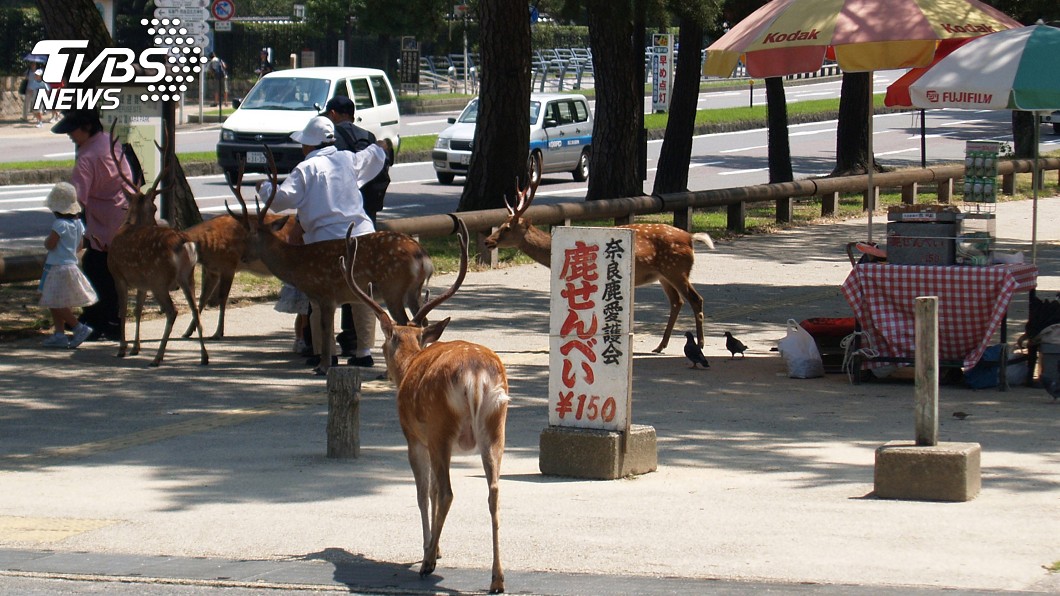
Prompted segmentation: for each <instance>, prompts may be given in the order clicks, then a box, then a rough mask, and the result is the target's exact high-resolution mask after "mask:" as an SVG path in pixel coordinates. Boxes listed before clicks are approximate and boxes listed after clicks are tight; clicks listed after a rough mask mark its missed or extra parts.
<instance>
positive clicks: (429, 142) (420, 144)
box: [401, 135, 438, 151]
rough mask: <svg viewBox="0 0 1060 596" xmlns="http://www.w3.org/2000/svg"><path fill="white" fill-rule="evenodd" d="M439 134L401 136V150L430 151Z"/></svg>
mask: <svg viewBox="0 0 1060 596" xmlns="http://www.w3.org/2000/svg"><path fill="white" fill-rule="evenodd" d="M437 140H438V135H413V136H409V137H401V151H430V150H431V149H434V142H435V141H437Z"/></svg>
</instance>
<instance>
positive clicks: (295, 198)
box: [258, 167, 305, 213]
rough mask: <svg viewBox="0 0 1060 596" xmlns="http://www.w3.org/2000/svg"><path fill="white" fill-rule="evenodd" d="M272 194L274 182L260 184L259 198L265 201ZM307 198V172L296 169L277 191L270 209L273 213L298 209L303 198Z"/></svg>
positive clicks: (266, 181)
mask: <svg viewBox="0 0 1060 596" xmlns="http://www.w3.org/2000/svg"><path fill="white" fill-rule="evenodd" d="M271 193H272V182H270V181H268V180H264V181H262V182H260V183H259V184H258V198H260V199H261V200H262V201H265V200H267V199H268V198H269V194H271ZM304 196H305V172H303V171H302V169H301V168H297V167H296V168H295V169H294V170H293V171H292V172H291V173H290V174H289V175H288V176H287V179H286V180H284V181H283V182H282V183H281V184H280V186H279V188H277V189H276V198H275V199H273V200H272V205H271V206H270V207H269V209H271V210H272V212H273V213H276V212H278V211H283V210H285V209H297V208H298V204H299V203H300V202H301V200H302V197H304Z"/></svg>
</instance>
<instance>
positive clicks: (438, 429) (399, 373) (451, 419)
mask: <svg viewBox="0 0 1060 596" xmlns="http://www.w3.org/2000/svg"><path fill="white" fill-rule="evenodd" d="M458 222H459V226H460V229H459V232H458V233H459V234H460V245H461V249H462V252H461V255H460V271H459V273H458V274H457V277H456V281H454V282H453V285H452V287H450V288H449V289H448V290H446V292H445V293H444V294H442V295H441V296H438V297H437V298H434V299H433V300H430V301H429V302H427V303H426V304H424V305H423V307H422V308H420V309H419V311H418V312H416V315H415V316H414V317H413V318H412V321H411V322H410V323H409V324H407V325H404V324H400V323H396V322H395V321H393V320H392V319H391V318H390V317H389V316H388V315H387V313H386V311H385V310H383V307H381V306H379V304H378V303H377V302H375V301H374V300H373V299H372V298H371V297H370V296H368V295H367V294H366V293H365V292H364V291H363V290H362V289H361V288H360V283H359V281H358V279H357V278H358V277H359V276H358V275H357V270H356V269H357V268H356V263H357V262H358V261H357V259H359V258H360V257H358V256H357V253H358V251H359V249H360V248H362V247H363V241H364V239H365V238H367V237H366V236H360V237H357V238H351V237H350V235H349V232H347V236H346V242H347V246H348V248H347V254H346V257H345V258H344V259H343V264H342V266H343V275H344V276H345V278H346V283H347V284H348V285H349V287H350V289H351V290H353V292H354V294H356V295H357V296H358V297H359V298H360V299H361V300H363V301H364V303H365V304H367V305H368V306H369V307H371V309H372V310H373V311H375V316H376V318H378V319H379V323H380V325H381V327H382V329H383V336H384V340H383V355H384V356H385V357H386V368H387V373H388V375H389V376H390V379H391V380H392V381H393V382H394V384H395V385H397V406H398V419H399V421H400V422H401V430H402V431H403V432H404V433H405V439H406V441H407V442H408V451H409V465H410V466H411V467H412V474H413V476H414V477H415V478H416V499H417V501H418V503H419V507H420V521H421V523H422V526H423V563H422V565H421V566H420V576H421V577H423V576H426V575H429V574H431V573H433V572H434V569H435V566H436V564H437V559H438V557H439V556H440V554H439V545H438V541H439V538H440V537H441V534H442V526H443V525H444V524H445V518H446V515H448V513H449V507H450V506H451V505H452V503H453V489H452V484H451V481H450V478H449V466H450V459H451V457H452V452H453V450H454V448H455V449H457V450H459V451H470V450H475V451H477V452H478V454H479V456H480V457H481V458H482V468H483V471H484V472H485V476H486V482H487V483H488V485H489V510H490V518H491V520H492V523H493V578H492V581H491V582H490V593H491V594H498V593H500V592H503V591H504V571H503V570H502V569H501V558H500V546H499V543H498V537H499V531H500V517H499V512H498V509H499V500H498V499H499V479H500V468H501V457H502V456H503V455H504V427H505V422H506V420H507V413H508V378H507V376H506V374H505V371H504V364H503V363H501V360H500V358H498V357H497V355H496V354H495V353H494V352H493V351H492V350H490V349H489V348H486V347H485V346H481V345H479V344H473V343H469V342H466V341H449V342H439V341H438V339H439V338H440V337H441V335H442V332H443V331H444V330H445V327H446V325H448V324H449V319H448V318H446V319H444V320H442V321H438V322H435V323H431V324H426V317H427V314H428V313H429V312H430V311H431V310H432V309H433V308H435V307H437V306H438V305H439V304H441V303H443V302H445V301H446V300H448V299H449V298H451V297H452V296H453V295H454V294H455V293H456V291H457V289H458V288H459V287H460V284H461V283H463V281H464V276H465V275H466V274H467V242H468V233H467V227H466V226H465V225H464V222H463V221H462V220H458ZM351 230H352V227H351Z"/></svg>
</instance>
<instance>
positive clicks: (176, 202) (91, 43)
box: [37, 0, 202, 229]
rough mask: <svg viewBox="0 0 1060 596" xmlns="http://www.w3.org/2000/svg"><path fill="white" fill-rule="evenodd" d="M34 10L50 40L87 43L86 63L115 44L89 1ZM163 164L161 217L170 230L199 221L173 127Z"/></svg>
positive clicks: (44, 1)
mask: <svg viewBox="0 0 1060 596" xmlns="http://www.w3.org/2000/svg"><path fill="white" fill-rule="evenodd" d="M37 8H38V10H40V15H41V21H43V23H44V30H45V32H46V33H47V34H48V37H49V38H50V39H85V40H88V48H86V50H85V52H86V54H87V60H86V64H90V63H91V60H92V59H94V58H95V57H96V56H97V55H99V54H100V53H101V52H102V51H103V50H105V49H106V48H108V47H111V46H113V45H114V40H113V39H112V38H111V36H110V33H109V32H107V26H106V25H105V24H104V23H103V17H102V16H100V14H99V11H98V10H97V9H96V7H95V5H94V4H93V3H92V0H37ZM101 76H102V73H101V72H96V73H93V75H92V77H91V79H90V80H89V81H86V82H85V83H84V86H85V87H94V86H99V77H101ZM71 86H73V85H71ZM175 107H176V106H175V104H173V103H169V104H168V106H167V107H166V109H167V110H168V111H169V114H168V120H169V122H170V124H172V123H173V122H175V118H174V111H175ZM167 128H168V130H167V131H166V133H165V137H166V141H167V142H166V146H165V149H166V156H165V157H164V158H163V162H164V163H166V164H167V165H165V166H164V167H163V168H162V169H163V171H168V172H169V175H170V176H171V177H170V178H169V181H168V182H166V181H164V182H165V195H164V198H165V199H166V204H167V205H168V209H167V210H166V211H168V213H166V212H162V213H160V215H161V216H162V217H164V218H166V219H167V220H168V221H169V222H170V224H171V225H173V227H175V228H177V229H182V228H186V227H189V226H192V225H194V224H196V223H199V222H201V221H202V215H200V214H199V207H198V205H196V203H195V196H194V195H193V194H192V192H191V186H190V185H189V184H188V181H187V179H186V178H185V176H184V171H183V169H182V168H181V167H180V162H179V161H178V160H177V155H176V152H175V151H174V150H173V140H174V138H175V136H176V135H175V134H174V131H173V128H172V126H171V125H170V126H168V127H167Z"/></svg>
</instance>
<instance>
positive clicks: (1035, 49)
mask: <svg viewBox="0 0 1060 596" xmlns="http://www.w3.org/2000/svg"><path fill="white" fill-rule="evenodd" d="M909 98H910V100H911V102H912V105H914V106H916V107H919V108H967V109H980V110H981V109H993V110H1027V111H1038V110H1057V109H1060V29H1057V28H1056V27H1049V26H1047V25H1032V26H1030V27H1020V28H1018V29H1009V30H1007V31H1001V32H998V33H992V34H990V35H985V36H983V37H981V38H979V39H973V40H972V41H969V42H968V43H966V44H964V45H963V46H961V47H960V48H958V49H956V50H954V51H953V52H952V53H950V54H949V55H948V56H946V57H945V58H943V59H942V60H939V61H938V62H937V63H936V64H935V65H934V66H932V67H931V68H929V69H928V70H927V71H926V72H924V73H923V74H922V75H921V76H920V77H919V78H918V79H917V80H916V81H914V82H913V83H912V84H910V85H909ZM1038 129H1039V127H1038V126H1035V127H1034V167H1033V174H1032V177H1033V182H1032V183H1031V188H1033V190H1034V193H1033V194H1034V198H1033V200H1034V209H1033V211H1034V215H1033V218H1032V219H1031V226H1032V227H1031V260H1032V261H1035V260H1036V259H1037V256H1038V255H1037V253H1038V132H1039V131H1038Z"/></svg>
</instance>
